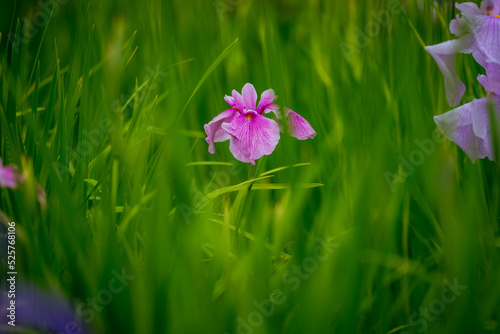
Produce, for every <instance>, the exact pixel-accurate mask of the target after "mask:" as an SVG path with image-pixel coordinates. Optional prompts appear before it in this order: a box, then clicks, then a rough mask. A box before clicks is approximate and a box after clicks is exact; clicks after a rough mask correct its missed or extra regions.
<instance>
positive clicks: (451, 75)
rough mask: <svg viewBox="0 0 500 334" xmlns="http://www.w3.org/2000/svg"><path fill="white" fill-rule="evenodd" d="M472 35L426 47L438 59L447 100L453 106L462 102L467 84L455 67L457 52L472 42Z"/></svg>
mask: <svg viewBox="0 0 500 334" xmlns="http://www.w3.org/2000/svg"><path fill="white" fill-rule="evenodd" d="M470 41H471V39H470V37H469V36H464V37H462V38H460V39H454V40H451V41H446V42H444V43H441V44H436V45H432V46H427V47H426V48H425V49H426V50H427V51H428V52H429V53H430V54H431V56H432V58H434V60H435V61H436V63H437V65H438V67H439V69H440V70H441V72H442V73H443V76H444V84H445V88H446V100H447V101H448V104H450V105H451V106H456V105H457V104H459V103H460V100H461V99H462V96H463V95H464V93H465V85H464V84H463V83H462V81H460V78H459V77H458V75H457V71H456V68H455V57H456V54H457V53H458V52H460V51H462V50H463V49H465V48H466V47H467V46H468V45H469V44H470Z"/></svg>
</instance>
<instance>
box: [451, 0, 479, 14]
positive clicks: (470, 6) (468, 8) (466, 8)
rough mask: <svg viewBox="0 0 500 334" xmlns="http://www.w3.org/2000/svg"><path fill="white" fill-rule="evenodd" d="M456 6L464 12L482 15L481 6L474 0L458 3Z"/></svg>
mask: <svg viewBox="0 0 500 334" xmlns="http://www.w3.org/2000/svg"><path fill="white" fill-rule="evenodd" d="M455 7H457V9H458V10H459V11H461V12H462V13H464V14H471V15H481V14H482V12H481V10H480V9H479V7H478V6H477V5H476V4H475V3H473V2H464V3H456V4H455Z"/></svg>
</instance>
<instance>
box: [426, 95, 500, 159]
mask: <svg viewBox="0 0 500 334" xmlns="http://www.w3.org/2000/svg"><path fill="white" fill-rule="evenodd" d="M490 101H494V102H495V104H496V106H500V97H497V96H495V97H485V98H482V99H478V100H474V101H472V102H470V103H467V104H465V105H463V106H460V107H458V108H456V109H453V110H451V111H449V112H447V113H445V114H442V115H439V116H435V117H434V121H435V122H436V124H437V126H438V128H439V129H440V130H441V132H442V133H443V134H444V135H445V136H446V137H447V138H448V139H449V140H451V141H453V142H455V143H456V144H457V145H458V146H459V147H460V148H461V149H462V150H463V151H464V152H465V153H466V154H467V156H468V157H469V158H470V159H471V160H472V161H473V162H474V161H475V160H476V159H483V158H485V157H488V158H489V159H490V160H494V152H493V145H492V144H493V143H492V136H491V122H490V117H489V111H488V108H489V103H490ZM496 110H497V117H500V113H499V112H498V108H497V109H496Z"/></svg>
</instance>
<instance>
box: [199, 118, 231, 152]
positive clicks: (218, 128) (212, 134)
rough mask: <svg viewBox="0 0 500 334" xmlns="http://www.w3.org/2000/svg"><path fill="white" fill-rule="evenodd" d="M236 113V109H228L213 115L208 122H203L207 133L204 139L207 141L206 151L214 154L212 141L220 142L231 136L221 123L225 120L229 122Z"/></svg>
mask: <svg viewBox="0 0 500 334" xmlns="http://www.w3.org/2000/svg"><path fill="white" fill-rule="evenodd" d="M237 115H239V112H238V110H236V109H233V108H232V109H228V110H225V111H223V112H221V113H220V114H219V115H217V116H215V117H214V119H213V120H211V121H210V123H208V124H205V132H206V133H207V138H206V139H205V140H206V142H207V143H208V152H210V153H212V154H214V153H215V145H214V143H218V142H222V141H225V140H228V139H230V138H231V136H230V135H229V134H228V133H227V132H226V131H225V130H224V129H223V128H222V124H223V123H225V122H226V123H231V122H232V121H233V119H234V118H235V117H236V116H237Z"/></svg>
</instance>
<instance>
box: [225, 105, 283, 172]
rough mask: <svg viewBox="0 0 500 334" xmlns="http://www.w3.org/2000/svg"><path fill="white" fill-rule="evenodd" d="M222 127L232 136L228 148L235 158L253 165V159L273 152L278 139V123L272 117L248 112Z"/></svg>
mask: <svg viewBox="0 0 500 334" xmlns="http://www.w3.org/2000/svg"><path fill="white" fill-rule="evenodd" d="M222 128H223V129H224V130H225V131H226V132H227V133H229V134H231V135H232V136H233V137H232V138H231V141H230V145H229V149H230V151H231V153H232V154H233V155H234V157H235V158H236V159H238V160H239V161H242V162H249V163H251V164H252V165H255V160H257V159H259V158H261V157H262V156H264V155H270V154H271V153H273V151H274V149H275V148H276V145H277V144H278V141H279V139H280V131H279V126H278V124H277V123H276V122H275V121H273V120H272V119H269V118H266V117H264V116H261V115H259V114H258V113H257V112H248V113H246V114H240V115H238V116H237V117H236V118H235V119H234V120H233V122H232V123H230V124H229V123H224V124H222Z"/></svg>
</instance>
